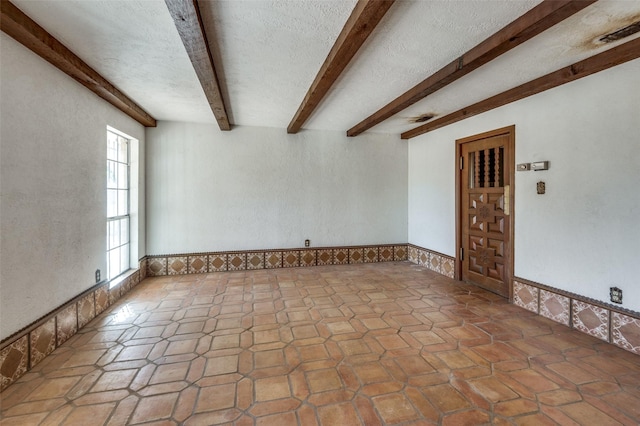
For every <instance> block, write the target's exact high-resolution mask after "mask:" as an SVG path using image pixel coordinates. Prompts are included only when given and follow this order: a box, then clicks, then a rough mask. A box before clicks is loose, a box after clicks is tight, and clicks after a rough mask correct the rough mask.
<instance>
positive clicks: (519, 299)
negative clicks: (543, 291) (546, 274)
mask: <svg viewBox="0 0 640 426" xmlns="http://www.w3.org/2000/svg"><path fill="white" fill-rule="evenodd" d="M539 292H540V290H539V289H537V288H536V287H532V286H530V285H527V284H524V283H521V282H519V281H515V280H514V281H513V304H514V305H517V306H520V307H521V308H524V309H526V310H527V311H531V312H535V313H536V314H537V313H538V297H539V296H538V295H539Z"/></svg>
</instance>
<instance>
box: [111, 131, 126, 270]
mask: <svg viewBox="0 0 640 426" xmlns="http://www.w3.org/2000/svg"><path fill="white" fill-rule="evenodd" d="M129 157H130V155H129V139H127V138H125V137H123V136H121V135H119V134H117V133H115V132H113V131H111V130H107V271H108V277H107V278H108V279H109V280H111V279H113V278H115V277H117V276H118V275H120V274H122V273H123V272H125V271H127V270H128V269H129V250H130V244H129V241H130V236H129V228H130V209H129V164H130V162H129Z"/></svg>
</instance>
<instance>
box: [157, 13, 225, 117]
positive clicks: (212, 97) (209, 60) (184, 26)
mask: <svg viewBox="0 0 640 426" xmlns="http://www.w3.org/2000/svg"><path fill="white" fill-rule="evenodd" d="M165 3H166V4H167V8H168V9H169V12H170V13H171V17H172V18H173V22H174V23H175V25H176V28H177V29H178V33H179V34H180V38H181V39H182V43H183V44H184V47H185V49H186V50H187V54H188V55H189V59H191V63H192V64H193V68H194V70H195V71H196V74H197V75H198V80H200V85H201V86H202V90H204V94H205V96H206V97H207V101H208V102H209V106H210V107H211V111H213V115H214V116H215V118H216V121H217V122H218V127H220V130H231V123H230V122H229V115H228V114H227V106H226V105H225V102H224V98H223V96H222V90H221V89H220V81H219V80H218V74H217V73H216V65H215V63H214V61H213V55H212V54H211V50H209V42H212V41H213V38H212V37H209V39H207V33H206V31H205V29H204V26H203V24H202V17H201V16H200V8H199V6H198V0H165ZM209 35H210V36H211V34H209Z"/></svg>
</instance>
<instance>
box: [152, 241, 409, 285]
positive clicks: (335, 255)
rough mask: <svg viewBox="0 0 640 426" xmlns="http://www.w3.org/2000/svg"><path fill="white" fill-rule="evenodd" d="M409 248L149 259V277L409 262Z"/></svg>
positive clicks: (359, 247)
mask: <svg viewBox="0 0 640 426" xmlns="http://www.w3.org/2000/svg"><path fill="white" fill-rule="evenodd" d="M407 255H408V254H407V244H384V245H373V246H349V247H320V248H313V249H310V248H304V249H282V250H278V249H276V250H247V251H228V252H212V253H190V254H168V255H158V256H147V258H146V259H147V276H149V277H159V276H166V275H186V274H203V273H212V272H226V271H247V270H254V269H274V268H293V267H299V266H324V265H345V264H353V263H376V262H392V261H403V260H407Z"/></svg>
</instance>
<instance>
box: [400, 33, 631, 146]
mask: <svg viewBox="0 0 640 426" xmlns="http://www.w3.org/2000/svg"><path fill="white" fill-rule="evenodd" d="M639 57H640V38H636V39H635V40H632V41H629V42H627V43H624V44H622V45H620V46H616V47H613V48H611V49H609V50H605V51H604V52H602V53H598V54H597V55H594V56H592V57H590V58H588V59H585V60H583V61H580V62H576V63H575V64H573V65H569V66H568V67H564V68H561V69H559V70H557V71H554V72H552V73H549V74H547V75H545V76H542V77H540V78H537V79H535V80H532V81H530V82H528V83H525V84H522V85H520V86H518V87H514V88H513V89H510V90H507V91H505V92H502V93H500V94H498V95H495V96H492V97H490V98H488V99H485V100H483V101H480V102H477V103H475V104H473V105H470V106H468V107H465V108H462V109H460V110H458V111H455V112H452V113H451V114H447V115H445V116H444V117H441V118H439V119H437V120H434V121H432V122H430V123H426V124H423V125H421V126H419V127H416V128H415V129H412V130H409V131H406V132H404V133H402V135H401V138H402V139H410V138H414V137H416V136H419V135H422V134H424V133H427V132H430V131H432V130H436V129H439V128H441V127H444V126H448V125H449V124H453V123H456V122H458V121H461V120H464V119H465V118H469V117H473V116H474V115H477V114H481V113H483V112H487V111H490V110H492V109H495V108H498V107H501V106H503V105H507V104H509V103H511V102H515V101H519V100H520V99H524V98H526V97H529V96H531V95H535V94H538V93H540V92H544V91H545V90H549V89H553V88H554V87H558V86H561V85H563V84H565V83H569V82H572V81H575V80H578V79H580V78H583V77H587V76H589V75H591V74H595V73H597V72H600V71H604V70H606V69H607V68H611V67H614V66H616V65H620V64H623V63H625V62H628V61H631V60H634V59H637V58H639Z"/></svg>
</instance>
